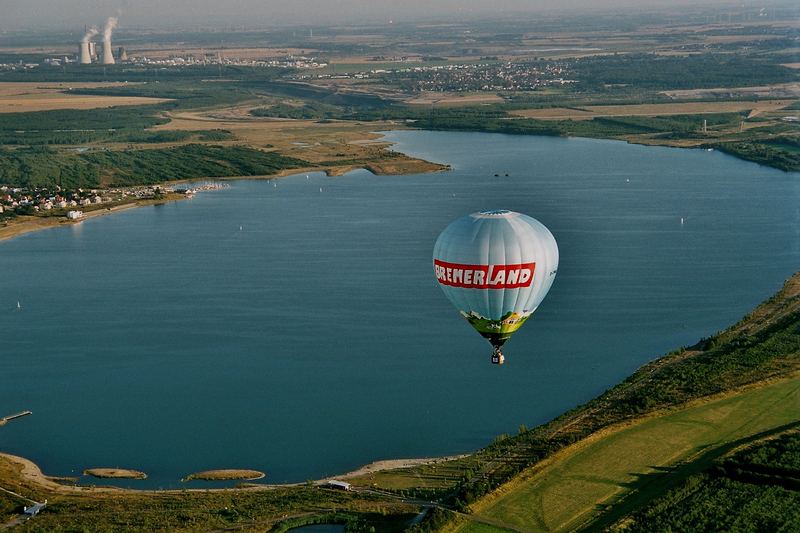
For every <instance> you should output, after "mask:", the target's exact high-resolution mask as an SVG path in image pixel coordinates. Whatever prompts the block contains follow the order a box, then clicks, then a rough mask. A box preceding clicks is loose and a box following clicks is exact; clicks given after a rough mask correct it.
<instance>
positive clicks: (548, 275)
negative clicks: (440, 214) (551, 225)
mask: <svg viewBox="0 0 800 533" xmlns="http://www.w3.org/2000/svg"><path fill="white" fill-rule="evenodd" d="M433 270H434V274H435V275H436V280H437V281H438V282H439V286H440V287H441V288H442V290H443V291H444V294H445V296H447V298H448V299H449V300H450V302H451V303H452V304H453V305H454V306H455V307H456V309H458V310H459V311H460V312H461V315H462V316H463V317H464V318H466V319H467V321H468V322H469V323H470V324H471V325H472V327H473V328H475V329H476V330H477V331H478V333H480V334H481V335H482V336H484V337H485V338H486V339H488V340H489V342H490V343H491V344H492V346H493V347H494V349H493V351H492V363H495V364H503V362H504V361H505V357H503V353H502V351H501V350H500V348H501V347H502V346H503V344H504V343H505V342H506V341H507V340H508V339H509V338H510V337H511V335H512V334H513V333H514V332H515V331H517V330H518V329H519V328H520V327H521V326H522V324H524V323H525V321H526V320H527V319H528V317H529V316H531V314H532V313H533V312H534V311H536V308H537V307H539V304H540V303H541V302H542V300H543V299H544V297H545V295H546V294H547V291H549V290H550V286H551V285H552V284H553V280H554V279H555V276H556V271H557V270H558V246H557V245H556V240H555V238H554V237H553V234H552V233H550V230H548V229H547V228H546V227H545V226H544V225H543V224H542V223H541V222H539V221H538V220H536V219H534V218H531V217H529V216H527V215H524V214H522V213H516V212H514V211H507V210H505V209H500V210H494V211H481V212H479V213H472V214H471V215H467V216H465V217H462V218H460V219H458V220H456V221H455V222H453V223H452V224H450V225H449V226H447V228H445V230H444V231H442V233H441V234H440V235H439V238H438V239H436V244H435V245H434V247H433Z"/></svg>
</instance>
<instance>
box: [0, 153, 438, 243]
mask: <svg viewBox="0 0 800 533" xmlns="http://www.w3.org/2000/svg"><path fill="white" fill-rule="evenodd" d="M410 160H411V161H418V162H419V163H418V165H419V166H420V167H422V168H419V169H414V170H419V173H431V172H442V171H444V170H447V169H448V168H449V167H448V166H447V165H442V164H439V163H431V162H430V161H425V160H422V159H419V160H416V159H414V158H410ZM382 163H383V164H391V163H393V161H392V160H391V159H385V160H380V159H379V160H375V161H371V162H365V163H364V164H358V165H341V166H330V167H329V166H310V167H301V168H291V169H285V170H281V171H280V172H277V173H275V174H265V175H257V176H223V177H207V178H192V179H189V180H177V181H167V182H163V183H156V184H153V186H155V187H158V186H163V187H169V186H173V185H178V184H181V183H191V182H196V181H202V180H204V179H205V180H214V181H232V180H273V179H281V178H286V177H289V176H294V175H299V174H305V173H309V172H324V173H325V174H326V175H328V176H344V175H345V174H348V173H350V172H353V171H354V170H367V171H369V172H371V173H372V174H374V175H376V176H377V175H394V176H402V175H405V174H415V173H417V172H415V171H413V170H412V171H408V172H397V173H393V172H384V171H383V170H384V169H383V167H382V166H381V164H382ZM187 198H188V197H187V196H185V195H178V194H175V195H172V196H170V197H167V198H163V199H159V200H139V201H134V202H131V203H127V204H122V205H116V206H114V207H109V208H105V209H96V210H93V211H88V212H85V213H84V214H83V217H82V218H81V219H80V220H74V221H72V220H68V219H67V218H65V217H55V216H53V217H38V216H27V217H25V218H24V219H23V220H18V221H12V222H10V223H9V224H8V225H6V226H0V243H2V242H3V241H7V240H11V239H13V238H15V237H20V236H22V235H26V234H28V233H33V232H35V231H41V230H46V229H51V228H57V227H62V226H72V225H75V224H80V223H81V222H83V221H85V220H88V219H90V218H96V217H101V216H106V215H112V214H114V213H119V212H120V211H127V210H128V209H135V208H138V207H146V206H150V205H160V204H166V203H170V202H178V201H181V200H185V199H187Z"/></svg>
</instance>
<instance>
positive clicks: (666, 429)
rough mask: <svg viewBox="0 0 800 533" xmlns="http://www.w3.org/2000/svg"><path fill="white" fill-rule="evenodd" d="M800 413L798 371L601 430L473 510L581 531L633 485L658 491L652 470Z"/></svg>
mask: <svg viewBox="0 0 800 533" xmlns="http://www.w3.org/2000/svg"><path fill="white" fill-rule="evenodd" d="M799 418H800V377H799V376H795V377H794V378H791V379H788V380H784V381H780V382H777V383H774V384H771V385H768V386H766V387H763V388H759V389H753V390H749V391H746V392H743V393H741V394H737V395H734V396H730V397H726V398H723V399H718V400H715V401H711V402H707V403H703V404H701V405H697V406H694V407H691V408H688V409H685V410H681V411H678V412H675V413H671V414H666V415H663V416H659V417H656V418H650V419H646V420H644V421H643V422H641V423H638V424H635V425H633V426H630V427H624V428H622V429H617V430H610V431H605V432H602V433H601V435H599V436H595V437H591V438H589V439H587V440H585V441H583V442H581V443H579V444H577V445H575V446H571V447H569V448H567V449H565V450H563V451H562V452H560V453H559V454H557V455H556V456H554V457H553V458H552V460H550V461H546V462H545V464H544V465H542V466H538V467H535V468H534V469H532V471H529V472H527V473H526V474H523V475H522V477H520V478H517V479H515V480H512V481H511V482H510V483H509V484H507V485H506V486H504V487H502V488H501V489H500V490H498V491H497V492H496V493H495V494H493V495H491V496H489V497H488V498H486V499H484V500H483V501H481V502H479V503H478V504H476V505H474V506H473V507H474V511H475V514H476V515H478V516H479V517H485V518H487V519H491V520H495V521H498V522H500V523H504V524H508V525H509V526H511V527H513V528H514V529H517V530H519V531H531V530H537V531H569V530H574V529H577V528H579V527H581V526H585V525H587V524H588V523H590V522H591V520H592V519H593V518H595V517H596V516H598V514H599V512H600V511H602V510H603V509H604V508H605V507H607V506H608V505H610V504H613V503H616V502H619V501H620V500H621V499H622V498H623V497H625V496H627V495H628V494H630V493H631V492H632V490H634V489H636V490H637V491H638V492H639V494H640V495H643V496H646V495H647V492H648V490H654V487H652V486H651V485H650V484H651V483H652V482H653V479H654V476H653V475H654V474H657V473H658V472H659V471H663V470H664V469H665V468H668V467H670V466H672V465H675V464H676V463H680V462H687V461H692V460H694V459H696V458H698V457H699V456H701V455H702V454H704V453H705V452H708V451H709V450H711V449H714V448H717V447H720V446H723V445H725V444H727V443H730V442H733V441H736V440H739V439H743V438H745V437H747V436H749V435H754V434H757V433H760V432H763V431H766V430H769V429H771V428H774V427H777V426H782V425H785V424H789V423H792V422H796V421H798V419H799ZM655 477H657V476H655ZM659 490H660V489H659ZM653 496H655V494H653ZM465 527H466V526H465ZM470 527H471V526H470ZM458 531H461V532H463V531H473V530H472V529H465V528H461V529H458Z"/></svg>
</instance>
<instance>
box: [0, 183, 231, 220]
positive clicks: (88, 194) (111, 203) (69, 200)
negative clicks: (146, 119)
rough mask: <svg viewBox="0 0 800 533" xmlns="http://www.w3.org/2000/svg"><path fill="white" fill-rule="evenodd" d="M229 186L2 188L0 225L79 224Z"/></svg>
mask: <svg viewBox="0 0 800 533" xmlns="http://www.w3.org/2000/svg"><path fill="white" fill-rule="evenodd" d="M226 187H227V185H225V184H222V183H217V182H208V183H199V184H197V183H196V184H191V185H179V186H172V187H165V186H161V185H151V186H142V187H120V188H113V189H74V190H62V189H61V188H60V187H58V186H56V187H55V188H47V187H31V188H28V187H8V186H2V187H0V221H2V220H5V219H10V218H14V217H15V216H18V215H38V216H55V217H62V216H65V217H67V218H68V219H72V220H78V219H80V218H82V217H83V214H84V211H93V210H97V209H101V208H104V207H105V208H111V207H116V206H119V205H123V204H128V203H134V202H137V201H140V200H159V199H163V198H166V197H168V195H183V196H185V197H187V198H191V197H192V196H194V194H196V193H198V192H201V191H209V190H219V189H223V188H226Z"/></svg>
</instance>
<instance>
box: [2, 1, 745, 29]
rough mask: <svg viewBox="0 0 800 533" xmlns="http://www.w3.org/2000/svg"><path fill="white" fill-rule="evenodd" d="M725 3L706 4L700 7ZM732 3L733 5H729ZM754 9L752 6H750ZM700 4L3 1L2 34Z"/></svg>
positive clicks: (704, 2) (355, 20) (337, 21)
mask: <svg viewBox="0 0 800 533" xmlns="http://www.w3.org/2000/svg"><path fill="white" fill-rule="evenodd" d="M720 2H724V0H714V1H710V0H702V2H701V4H703V5H708V4H712V3H720ZM728 3H729V2H728ZM747 3H748V4H752V1H748V2H747ZM676 4H677V5H680V4H686V5H692V4H697V2H696V1H695V0H582V1H581V0H0V28H3V29H6V30H9V29H15V28H21V27H32V26H41V27H61V28H67V27H69V26H75V25H78V26H81V27H82V26H83V25H84V24H100V23H101V22H102V20H103V19H104V18H105V17H107V16H110V15H114V14H116V13H117V11H120V12H121V16H120V24H121V25H123V26H125V25H128V26H162V25H181V24H185V25H214V26H216V25H227V24H244V25H247V26H270V25H273V24H285V23H303V22H308V23H310V24H319V23H325V22H331V23H342V22H348V21H350V22H365V21H380V20H386V21H388V20H390V19H394V20H398V21H401V20H409V19H419V18H426V17H436V18H439V17H441V16H443V15H447V14H454V15H456V16H465V15H470V14H472V15H475V14H479V13H490V12H495V13H496V12H498V11H504V12H509V11H530V12H536V11H537V10H543V9H545V10H553V9H563V8H567V9H575V8H580V7H592V8H601V7H624V6H664V7H666V6H675V5H676Z"/></svg>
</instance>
